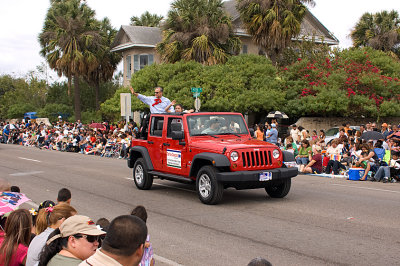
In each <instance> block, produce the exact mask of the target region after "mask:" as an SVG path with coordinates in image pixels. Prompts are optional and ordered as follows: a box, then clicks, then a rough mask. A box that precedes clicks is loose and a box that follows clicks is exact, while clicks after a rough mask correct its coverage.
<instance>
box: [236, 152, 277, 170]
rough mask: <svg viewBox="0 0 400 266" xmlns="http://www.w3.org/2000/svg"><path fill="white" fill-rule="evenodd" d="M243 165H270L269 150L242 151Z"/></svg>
mask: <svg viewBox="0 0 400 266" xmlns="http://www.w3.org/2000/svg"><path fill="white" fill-rule="evenodd" d="M242 161H243V167H257V166H258V167H262V166H270V165H272V155H271V151H267V150H264V151H246V152H242Z"/></svg>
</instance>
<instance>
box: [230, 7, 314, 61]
mask: <svg viewBox="0 0 400 266" xmlns="http://www.w3.org/2000/svg"><path fill="white" fill-rule="evenodd" d="M304 4H314V1H313V0H238V1H237V5H236V7H237V9H238V11H239V13H240V17H241V19H242V21H243V23H244V25H245V27H246V29H247V32H248V33H249V34H250V35H252V36H253V40H254V41H255V42H256V43H257V44H258V45H260V46H261V47H262V48H263V49H264V50H265V52H266V54H267V55H268V57H269V58H270V59H271V60H272V62H274V63H276V62H278V61H279V59H280V58H279V57H280V55H281V54H282V51H283V50H284V49H285V47H287V46H289V44H290V42H291V39H292V38H293V37H295V36H297V35H298V34H299V33H300V25H301V22H302V20H303V18H304V16H305V14H306V11H307V7H306V6H305V5H304Z"/></svg>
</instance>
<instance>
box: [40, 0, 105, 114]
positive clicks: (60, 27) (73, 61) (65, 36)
mask: <svg viewBox="0 0 400 266" xmlns="http://www.w3.org/2000/svg"><path fill="white" fill-rule="evenodd" d="M100 39H101V38H100V35H99V33H98V22H97V21H96V19H95V12H94V11H93V10H92V9H90V8H89V7H88V6H87V5H86V3H85V2H83V3H81V1H80V0H51V6H50V8H49V10H48V12H47V15H46V19H45V22H44V25H43V29H42V32H41V33H40V34H39V42H40V45H41V47H42V50H41V52H40V53H41V55H42V56H44V57H45V58H46V60H47V62H48V63H49V65H50V67H51V68H52V69H54V70H56V71H57V73H58V75H59V76H62V75H65V76H66V77H67V78H68V84H69V85H70V84H71V81H72V80H73V83H74V106H75V119H81V103H80V89H79V79H80V77H81V76H83V75H84V74H85V73H87V72H88V71H92V70H93V69H94V68H95V67H96V65H97V58H96V56H95V54H94V53H93V52H92V51H94V50H95V49H96V48H97V47H98V45H99V42H100Z"/></svg>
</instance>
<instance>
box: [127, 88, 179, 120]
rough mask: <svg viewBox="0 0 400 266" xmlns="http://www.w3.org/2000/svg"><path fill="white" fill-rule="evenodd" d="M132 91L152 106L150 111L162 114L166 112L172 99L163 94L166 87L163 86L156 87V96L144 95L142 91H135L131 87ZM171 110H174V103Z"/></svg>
mask: <svg viewBox="0 0 400 266" xmlns="http://www.w3.org/2000/svg"><path fill="white" fill-rule="evenodd" d="M130 89H131V93H132V94H133V95H135V96H136V97H137V98H138V99H139V100H141V101H142V102H143V103H144V104H147V105H148V106H149V107H150V113H152V114H162V113H165V108H166V107H167V106H169V105H170V103H171V101H170V100H169V99H168V98H166V97H164V96H163V92H164V89H163V88H161V87H156V88H155V89H154V96H144V95H142V94H140V93H137V92H135V90H134V89H133V88H132V87H131V88H130ZM169 110H170V111H171V112H174V108H173V107H172V105H171V106H170V107H169Z"/></svg>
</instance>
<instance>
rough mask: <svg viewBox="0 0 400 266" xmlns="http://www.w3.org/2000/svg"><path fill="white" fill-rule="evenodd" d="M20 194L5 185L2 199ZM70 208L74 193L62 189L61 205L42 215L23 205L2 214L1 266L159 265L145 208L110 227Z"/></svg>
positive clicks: (50, 205) (49, 205)
mask: <svg viewBox="0 0 400 266" xmlns="http://www.w3.org/2000/svg"><path fill="white" fill-rule="evenodd" d="M14 188H15V187H14ZM16 188H17V189H14V190H18V191H19V188H18V187H16ZM18 191H11V187H10V186H9V184H8V182H7V181H5V180H0V193H1V194H2V195H3V194H4V193H7V195H9V196H12V195H13V196H14V197H18V196H21V195H22V194H20V193H19V192H18ZM70 203H71V192H70V191H69V190H68V189H66V188H63V189H61V190H60V191H59V194H58V197H57V204H56V203H54V202H53V201H51V200H46V201H44V202H42V203H41V204H40V205H39V207H38V209H37V210H35V209H31V210H28V209H27V208H26V207H27V206H28V205H27V206H24V205H23V204H21V205H19V207H18V208H17V209H16V210H14V211H11V212H9V213H5V214H1V215H0V265H5V266H14V265H27V266H36V265H39V266H42V265H49V266H53V265H54V266H55V265H92V266H104V265H141V266H142V265H143V266H144V265H146V266H147V265H149V266H153V265H154V263H155V261H154V256H153V247H152V245H151V244H150V236H149V234H148V230H147V226H146V220H147V211H146V209H145V208H144V207H143V206H137V207H136V208H134V209H133V210H132V213H131V214H130V215H121V216H118V217H116V218H114V219H113V220H112V221H111V222H109V221H108V220H107V219H106V218H101V219H99V220H98V222H97V223H94V222H93V221H92V219H90V218H89V217H87V216H84V215H81V214H78V212H77V211H76V209H75V208H74V207H72V206H71V205H70Z"/></svg>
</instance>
